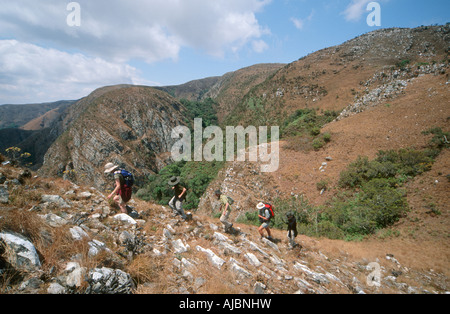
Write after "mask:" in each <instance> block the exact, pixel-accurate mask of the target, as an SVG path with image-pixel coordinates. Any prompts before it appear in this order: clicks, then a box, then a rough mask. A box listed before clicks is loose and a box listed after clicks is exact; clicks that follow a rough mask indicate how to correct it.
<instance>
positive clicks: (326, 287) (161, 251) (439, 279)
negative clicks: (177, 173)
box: [0, 166, 449, 294]
mask: <svg viewBox="0 0 450 314" xmlns="http://www.w3.org/2000/svg"><path fill="white" fill-rule="evenodd" d="M0 172H1V174H0V178H1V183H2V185H1V186H0V192H1V193H0V198H1V202H0V276H1V278H2V280H1V285H0V291H1V293H2V294H15V293H19V294H35V293H43V294H47V293H48V294H61V293H64V294H71V293H86V294H97V293H103V294H107V293H108V294H109V293H121V294H123V293H125V294H126V293H135V294H142V293H146V294H147V293H152V294H153V293H156V294H161V293H164V294H165V293H171V294H229V293H232V294H240V293H245V294H253V293H255V294H271V293H275V294H290V293H301V294H303V293H306V294H309V293H344V294H352V293H359V294H362V293H408V294H412V293H445V292H447V293H448V290H449V281H448V277H446V276H445V275H444V274H443V273H441V272H440V271H439V270H436V269H422V268H420V267H417V266H416V265H415V263H414V262H411V261H408V260H403V259H402V258H401V257H399V256H397V255H396V254H393V253H392V252H391V251H389V250H387V249H386V248H385V249H381V250H371V248H369V247H366V245H365V244H364V245H362V244H359V243H345V242H341V241H331V240H320V241H319V240H316V239H312V238H308V237H306V236H302V235H300V236H299V237H297V243H299V244H300V246H298V247H296V248H293V249H291V248H289V247H288V245H287V242H286V238H285V231H281V230H275V231H274V237H275V241H273V242H271V241H268V240H266V239H263V240H261V239H260V238H259V234H258V233H257V231H256V227H251V226H247V225H239V224H235V227H236V229H237V230H238V231H237V232H236V233H235V234H233V235H230V234H225V233H223V232H222V226H221V224H220V222H219V221H218V219H214V218H211V217H208V216H202V215H196V214H195V213H194V215H193V217H192V219H191V220H189V221H187V222H184V221H181V220H180V219H179V218H177V217H174V216H173V214H172V213H171V211H170V210H169V209H168V208H167V207H165V206H160V205H154V204H151V203H147V202H143V201H139V200H133V201H132V203H131V205H132V206H133V207H134V211H135V212H136V215H135V216H134V217H135V218H131V217H130V216H128V215H124V214H118V211H117V209H116V208H114V207H113V206H111V205H110V204H109V203H108V202H107V200H106V199H105V194H103V193H102V192H101V191H99V190H97V189H95V188H93V187H89V186H81V185H75V184H72V183H70V182H68V181H64V180H61V179H53V180H48V179H44V178H41V177H38V176H36V175H35V174H34V173H30V172H28V171H24V170H22V169H17V168H12V167H10V166H4V167H1V168H0ZM357 247H359V252H358V250H357ZM423 254H426V252H424V253H423ZM377 276H378V277H377Z"/></svg>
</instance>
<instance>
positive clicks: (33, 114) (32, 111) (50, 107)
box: [0, 100, 76, 130]
mask: <svg viewBox="0 0 450 314" xmlns="http://www.w3.org/2000/svg"><path fill="white" fill-rule="evenodd" d="M75 102H76V101H75V100H61V101H56V102H50V103H41V104H24V105H1V106H0V129H5V128H22V127H24V126H25V125H26V124H27V123H29V122H30V121H32V120H34V119H38V118H39V117H41V116H43V115H46V114H47V118H45V119H44V118H42V120H43V121H42V124H40V123H37V124H36V126H33V127H26V128H24V129H27V130H30V129H33V130H36V129H41V128H45V127H46V126H48V125H49V124H50V123H51V120H53V119H54V118H56V116H57V114H58V113H61V112H63V111H64V110H65V109H66V108H67V107H68V106H70V105H72V104H73V103H75ZM50 111H51V112H53V115H52V117H50V116H49V115H48V112H50Z"/></svg>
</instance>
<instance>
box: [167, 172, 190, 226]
mask: <svg viewBox="0 0 450 314" xmlns="http://www.w3.org/2000/svg"><path fill="white" fill-rule="evenodd" d="M180 181H181V178H180V177H171V178H170V180H169V182H168V184H169V185H170V186H171V187H172V190H173V192H174V196H173V197H172V199H171V200H170V201H169V207H170V208H172V211H173V212H174V214H175V215H180V216H181V218H182V219H183V220H186V218H187V217H186V214H185V213H184V209H183V202H184V200H185V199H186V191H187V190H186V188H185V187H184V186H181V185H180Z"/></svg>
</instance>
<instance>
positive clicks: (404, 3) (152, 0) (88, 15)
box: [0, 0, 450, 104]
mask: <svg viewBox="0 0 450 314" xmlns="http://www.w3.org/2000/svg"><path fill="white" fill-rule="evenodd" d="M374 4H375V5H374ZM448 22H450V1H449V0H428V1H415V0H413V1H411V0H378V1H371V0H329V1H322V0H128V1H125V0H107V1H106V0H95V1H94V0H78V1H70V0H39V1H37V0H13V1H11V0H0V104H26V103H42V102H52V101H57V100H76V99H80V98H82V97H85V96H87V95H88V94H90V93H91V92H92V91H93V90H95V89H97V88H99V87H103V86H108V85H115V84H135V85H148V86H167V85H178V84H183V83H186V82H188V81H191V80H196V79H201V78H206V77H210V76H221V75H223V74H225V73H227V72H231V71H236V70H239V69H241V68H244V67H247V66H251V65H254V64H258V63H291V62H293V61H296V60H298V59H300V58H302V57H304V56H306V55H308V54H310V53H312V52H315V51H318V50H320V49H323V48H327V47H331V46H335V45H339V44H341V43H343V42H345V41H347V40H350V39H353V38H355V37H357V36H359V35H362V34H364V33H367V32H370V31H374V30H377V29H381V28H391V27H408V28H413V27H418V26H422V25H434V24H439V25H442V24H446V23H448Z"/></svg>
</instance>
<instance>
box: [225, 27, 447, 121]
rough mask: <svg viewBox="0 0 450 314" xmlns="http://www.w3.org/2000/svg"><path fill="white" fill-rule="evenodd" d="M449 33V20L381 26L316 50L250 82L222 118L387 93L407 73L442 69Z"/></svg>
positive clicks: (272, 116) (340, 105)
mask: <svg viewBox="0 0 450 314" xmlns="http://www.w3.org/2000/svg"><path fill="white" fill-rule="evenodd" d="M449 33H450V26H449V25H445V26H433V27H419V28H415V29H400V28H392V29H382V30H377V31H374V32H370V33H367V34H364V35H362V36H359V37H357V38H355V39H352V40H349V41H347V42H345V43H343V44H341V45H338V46H335V47H330V48H326V49H323V50H320V51H317V52H315V53H312V54H310V55H308V56H306V57H303V58H301V59H300V60H298V61H296V62H293V63H290V64H288V65H286V66H285V67H283V68H282V69H280V70H279V71H277V72H276V73H275V75H273V76H271V77H270V78H269V79H268V80H266V81H264V82H263V83H262V84H259V85H258V86H256V87H254V88H253V89H252V90H251V91H250V92H249V93H247V94H246V95H245V97H244V99H243V101H241V102H240V103H239V104H238V105H237V106H236V107H235V109H234V111H233V112H230V113H229V115H228V118H227V119H226V120H225V122H226V123H228V125H238V124H241V123H242V124H243V125H255V124H256V125H274V124H275V125H277V124H278V125H282V124H283V122H284V120H285V119H286V117H288V116H290V115H291V114H292V113H294V112H295V110H298V109H300V108H316V109H319V110H321V111H326V110H336V111H339V112H340V111H342V110H343V109H346V108H347V107H348V106H349V105H350V104H354V103H365V104H367V105H368V104H369V102H371V101H374V100H375V98H376V99H381V98H383V99H385V100H387V99H390V98H393V97H395V96H396V95H398V94H399V93H401V91H402V89H403V88H404V87H405V83H406V81H407V80H408V79H411V78H415V77H418V76H421V75H423V74H425V73H431V72H433V73H441V72H442V73H443V75H446V73H447V72H446V71H445V69H443V68H446V67H447V66H448V53H449V45H450V38H449V36H450V35H449ZM356 106H357V105H356ZM349 110H350V111H352V110H353V111H355V110H356V111H358V109H355V108H353V109H349V108H347V109H346V112H348V111H349ZM345 114H346V113H345ZM255 117H258V119H257V118H255Z"/></svg>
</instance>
